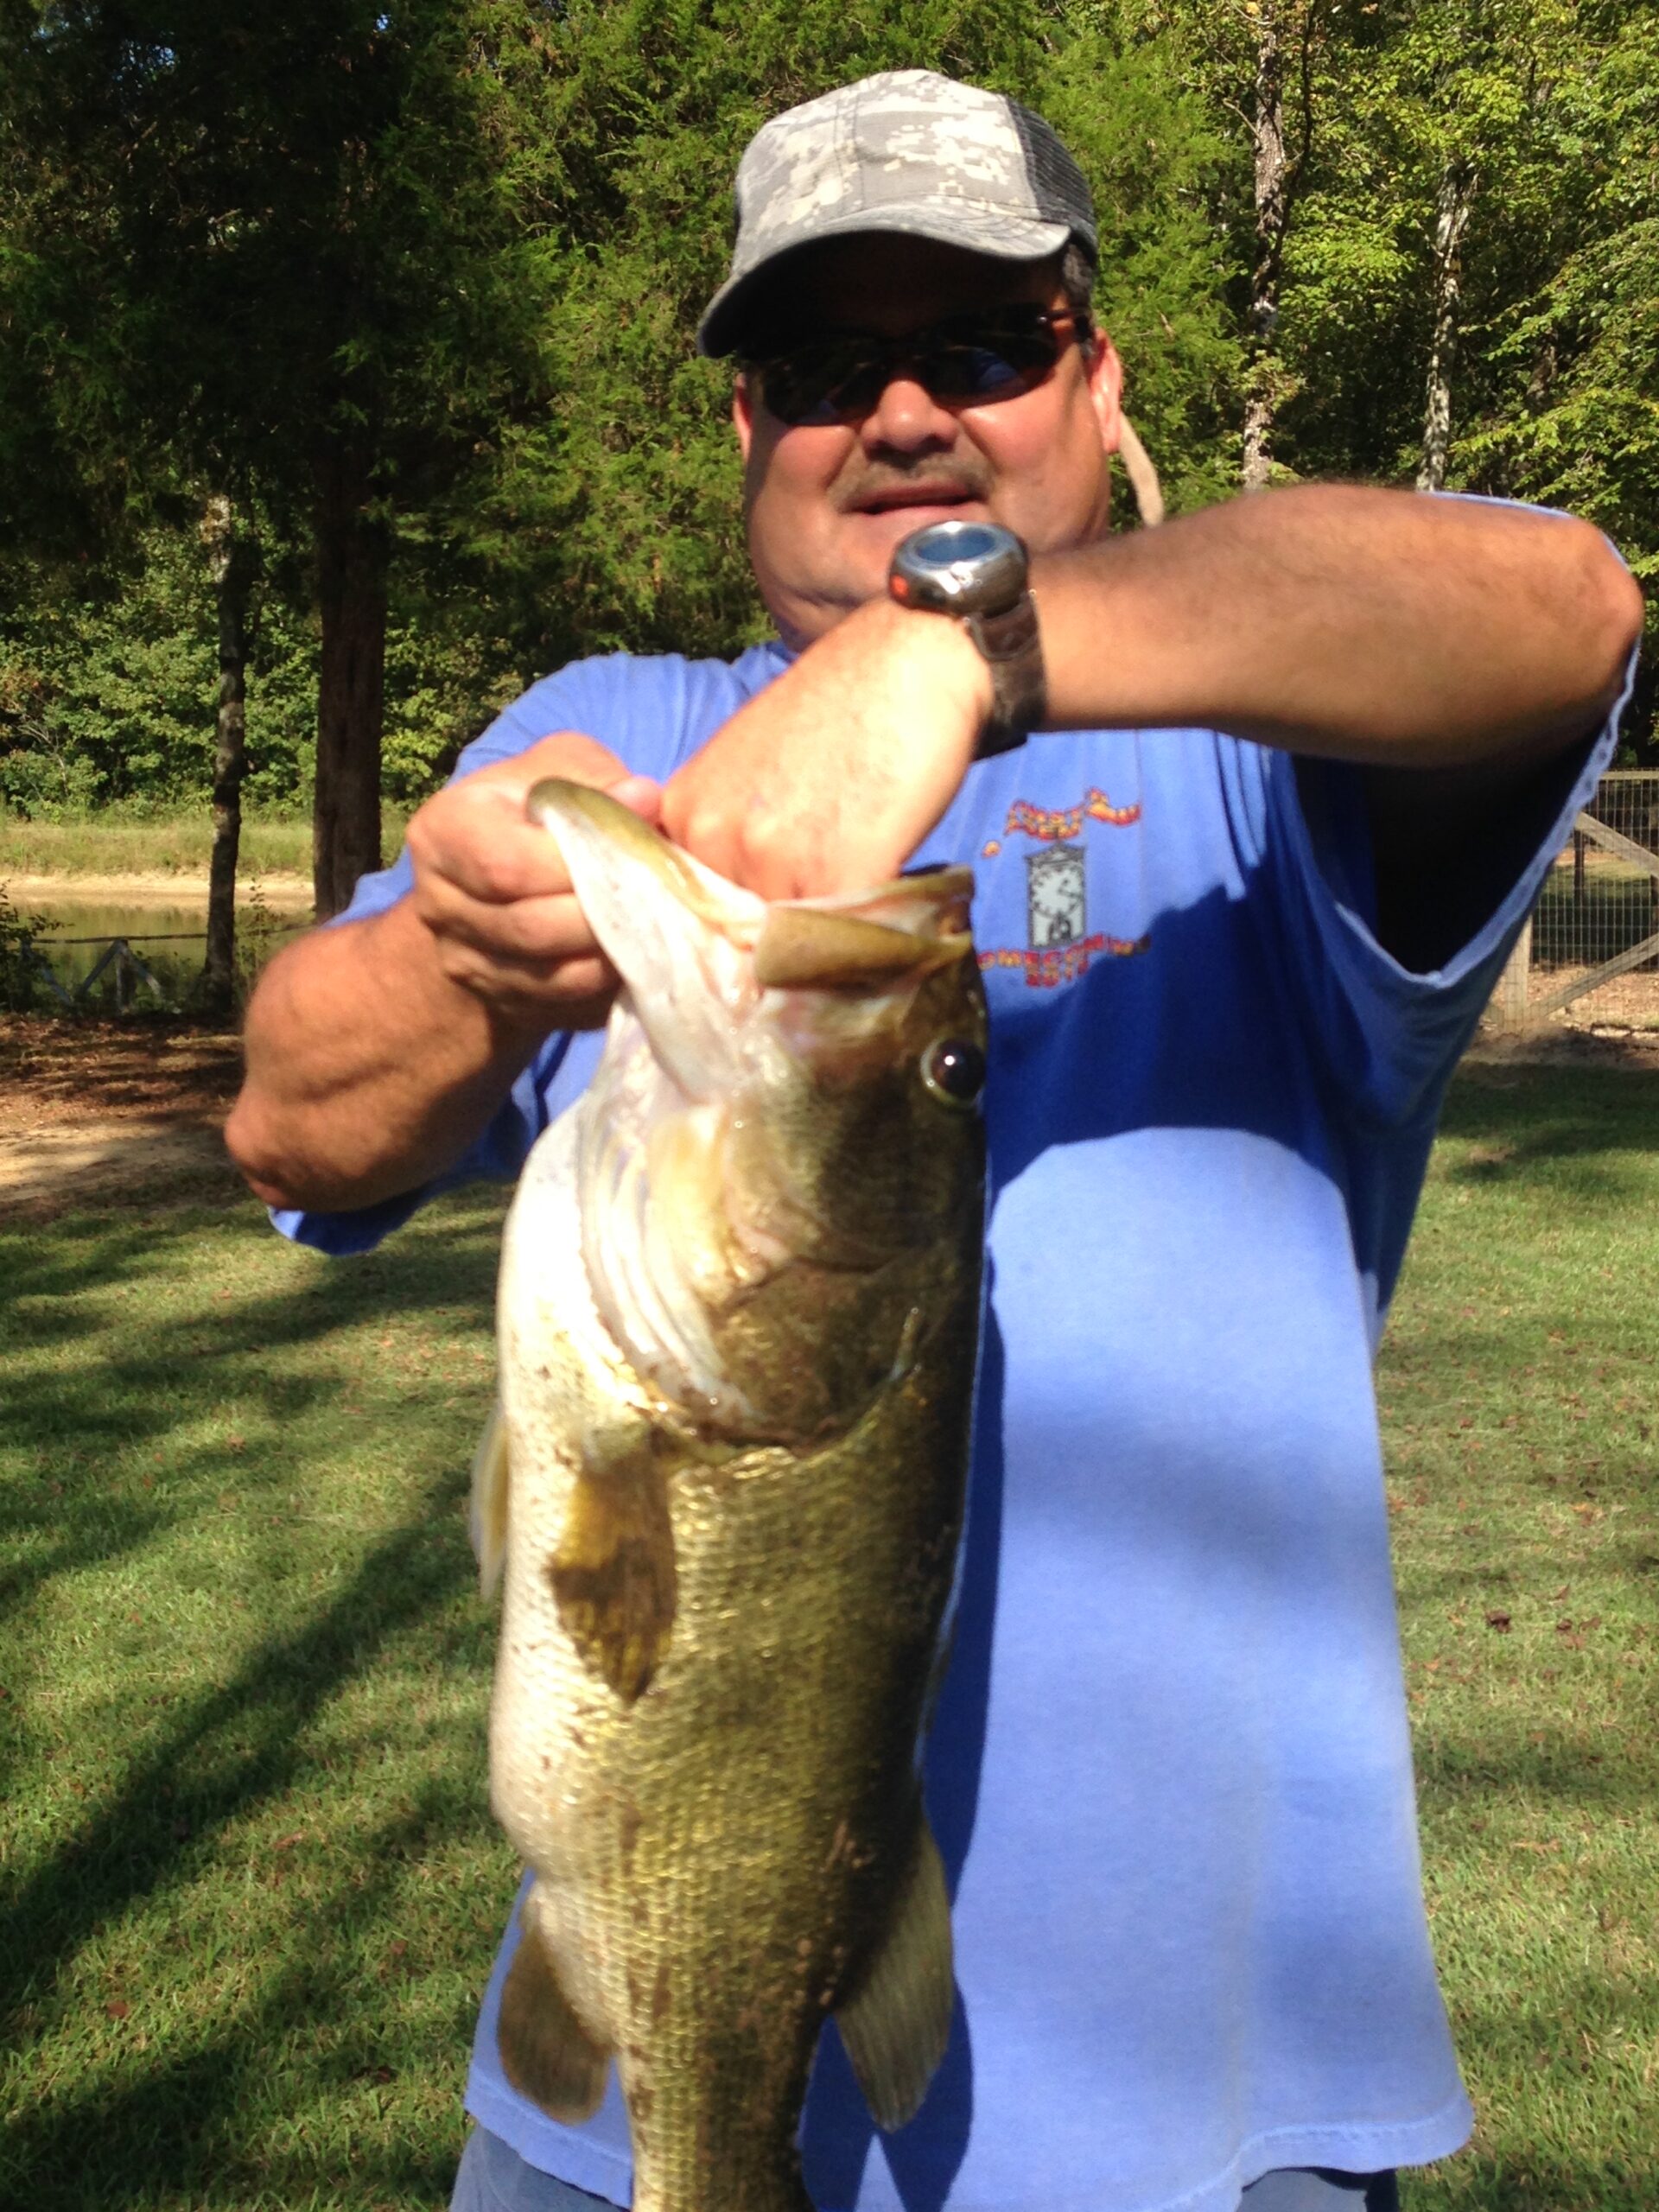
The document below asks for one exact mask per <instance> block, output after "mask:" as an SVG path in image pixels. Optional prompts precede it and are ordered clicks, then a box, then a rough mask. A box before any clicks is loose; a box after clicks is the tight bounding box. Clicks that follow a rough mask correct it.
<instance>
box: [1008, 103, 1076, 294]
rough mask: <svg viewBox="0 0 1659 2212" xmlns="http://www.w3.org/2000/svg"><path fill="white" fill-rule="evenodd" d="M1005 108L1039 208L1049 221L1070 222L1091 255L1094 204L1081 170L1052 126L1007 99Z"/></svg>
mask: <svg viewBox="0 0 1659 2212" xmlns="http://www.w3.org/2000/svg"><path fill="white" fill-rule="evenodd" d="M1007 107H1008V112H1009V114H1010V115H1011V116H1012V117H1013V118H1014V129H1015V130H1017V131H1018V132H1019V134H1020V151H1021V152H1022V153H1023V154H1024V156H1025V157H1026V173H1027V175H1028V176H1029V177H1030V179H1031V189H1032V196H1033V199H1034V200H1036V202H1037V205H1038V207H1039V208H1040V209H1041V210H1042V212H1043V213H1044V214H1045V215H1046V216H1047V217H1048V218H1049V219H1051V220H1052V221H1055V222H1063V223H1069V224H1070V225H1071V228H1072V230H1073V231H1074V232H1076V233H1077V237H1078V238H1080V239H1081V240H1082V241H1083V243H1084V245H1086V246H1087V247H1088V249H1089V251H1090V254H1091V255H1092V254H1095V253H1096V252H1097V251H1098V248H1097V245H1096V237H1095V207H1094V201H1093V199H1092V197H1091V196H1090V191H1089V186H1088V183H1087V181H1085V179H1084V174H1083V171H1082V170H1081V169H1080V168H1078V167H1077V163H1076V162H1074V161H1073V160H1072V158H1071V155H1070V154H1068V153H1067V152H1066V150H1065V147H1064V146H1063V145H1062V144H1061V143H1060V141H1059V138H1058V137H1057V136H1056V134H1055V131H1054V130H1053V127H1052V124H1046V123H1045V122H1044V120H1043V118H1042V117H1041V116H1040V115H1038V114H1035V113H1034V112H1033V111H1032V110H1031V109H1030V108H1028V107H1026V106H1024V105H1021V103H1020V101H1019V100H1016V99H1010V100H1009V101H1008V103H1007Z"/></svg>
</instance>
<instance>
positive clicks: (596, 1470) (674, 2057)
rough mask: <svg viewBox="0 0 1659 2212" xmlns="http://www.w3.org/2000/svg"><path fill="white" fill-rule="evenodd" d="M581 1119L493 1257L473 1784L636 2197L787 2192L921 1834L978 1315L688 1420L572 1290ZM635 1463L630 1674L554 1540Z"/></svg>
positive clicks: (764, 2200)
mask: <svg viewBox="0 0 1659 2212" xmlns="http://www.w3.org/2000/svg"><path fill="white" fill-rule="evenodd" d="M568 1121H569V1122H574V1116H572V1117H568ZM574 1147H575V1139H574V1132H573V1131H572V1130H570V1129H569V1128H567V1123H565V1122H562V1123H560V1124H558V1125H556V1128H554V1129H552V1130H550V1131H549V1132H548V1133H547V1135H545V1136H544V1137H543V1139H542V1140H541V1141H540V1143H539V1144H538V1146H537V1151H536V1154H533V1155H532V1159H531V1164H530V1166H528V1167H527V1169H526V1173H525V1177H524V1184H523V1185H522V1188H521V1194H520V1197H519V1199H518V1202H517V1203H516V1205H515V1208H514V1216H513V1220H512V1223H511V1224H510V1227H509V1234H508V1240H507V1246H506V1249H505V1255H504V1265H503V1277H502V1292H501V1330H502V1400H503V1407H504V1411H505V1419H506V1422H507V1429H508V1440H509V1442H508V1456H509V1465H510V1469H511V1472H510V1476H509V1483H510V1489H509V1499H508V1536H507V1561H506V1572H505V1588H504V1610H503V1621H502V1636H501V1645H500V1653H499V1662H498V1667H497V1672H496V1680H495V1689H494V1698H493V1707H492V1719H491V1788H492V1799H493V1805H494V1808H495V1811H496V1814H497V1815H498V1817H499V1819H500V1821H502V1823H503V1825H504V1827H505V1828H506V1830H507V1833H508V1834H509V1835H510V1836H511V1837H512V1840H513V1842H514V1843H515V1844H516V1846H517V1847H518V1850H519V1851H520V1852H521V1853H522V1854H523V1856H524V1859H525V1860H526V1861H527V1862H528V1864H529V1865H530V1866H531V1867H532V1868H533V1869H534V1871H535V1874H536V1877H537V1882H536V1889H535V1891H534V1895H533V1898H532V1903H531V1909H530V1912H529V1915H528V1926H529V1929H530V1930H531V1935H532V1936H533V1938H534V1940H535V1941H537V1942H538V1943H539V1945H540V1948H541V1950H542V1953H543V1956H544V1958H545V1961H546V1962H547V1964H548V1966H549V1967H550V1971H551V1974H552V1977H553V1978H554V1980H556V1984H557V1988H558V1991H559V1992H560V1993H562V1996H563V1999H565V2000H567V2001H568V2004H569V2007H570V2010H571V2012H573V2013H574V2015H575V2019H576V2021H577V2022H578V2023H579V2024H580V2027H581V2029H582V2031H584V2032H585V2034H586V2035H587V2037H588V2038H589V2039H590V2042H591V2044H592V2047H593V2050H594V2051H595V2052H596V2053H601V2054H602V2053H606V2052H608V2053H611V2054H613V2056H615V2058H616V2061H617V2063H618V2067H619V2071H620V2077H621V2082H622V2086H623V2088H624V2091H625V2093H626V2100H627V2104H628V2111H629V2119H630V2125H631V2128H632V2136H633V2145H634V2156H635V2164H636V2183H635V2189H636V2195H635V2202H636V2205H639V2206H641V2207H643V2208H644V2212H785V2208H799V2207H803V2206H804V2204H805V2202H806V2200H805V2198H804V2196H803V2195H802V2193H801V2189H800V2183H799V2177H798V2163H797V2158H796V2152H795V2137H796V2133H797V2129H798V2121H799V2114H800V2108H801V2104H802V2101H803V2100H804V2093H805V2087H806V2080H807V2075H808V2071H809V2069H810V2063H811V2057H812V2053H813V2050H814V2049H815V2047H816V2044H817V2037H818V2034H819V2031H820V2030H821V2028H822V2025H823V2021H824V2019H825V2018H826V2017H828V2015H829V2012H831V2011H832V2010H834V2009H835V2008H836V2006H837V2005H840V2004H841V2003H842V2001H843V1999H845V1998H846V1996H847V1994H848V1993H849V1991H850V1990H852V1989H854V1988H855V1986H856V1985H857V1983H858V1980H859V1977H860V1974H861V1972H862V1971H863V1970H864V1968H865V1967H866V1966H867V1964H868V1961H869V1960H870V1959H871V1957H872V1955H874V1954H876V1953H877V1952H879V1949H880V1946H881V1944H882V1942H883V1941H884V1937H885V1935H886V1931H887V1923H888V1921H889V1919H890V1916H891V1915H892V1913H893V1900H894V1898H895V1897H898V1896H899V1895H901V1894H902V1893H903V1891H904V1890H905V1885H906V1879H907V1878H908V1876H909V1873H910V1872H911V1870H912V1868H913V1867H914V1866H916V1864H917V1863H918V1854H920V1853H931V1839H928V1838H927V1836H926V1831H925V1824H924V1821H923V1819H922V1813H921V1805H920V1796H919V1787H918V1778H917V1746H918V1735H919V1731H920V1726H921V1719H922V1713H923V1708H924V1704H925V1698H926V1695H927V1690H928V1685H929V1682H930V1679H931V1674H932V1670H933V1669H934V1666H935V1663H936V1658H937V1653H938V1642H939V1635H940V1625H941V1619H942V1616H943V1613H944V1607H945V1605H946V1602H947V1599H948V1594H949V1590H950V1582H951V1577H952V1573H953V1568H954V1563H955V1557H956V1550H957V1541H958V1536H959V1529H960V1515H961V1482H962V1459H963V1442H964V1439H963V1422H964V1420H965V1413H964V1409H963V1408H964V1402H965V1395H966V1394H965V1392H964V1389H963V1378H962V1376H960V1374H959V1373H956V1372H953V1371H950V1348H951V1347H957V1348H959V1347H961V1346H963V1345H965V1346H966V1351H965V1353H963V1352H961V1351H960V1350H959V1349H958V1350H957V1352H956V1354H955V1356H957V1357H962V1356H965V1357H967V1358H968V1359H969V1361H971V1357H972V1353H971V1343H972V1335H971V1332H972V1323H973V1314H972V1313H971V1311H970V1312H969V1313H968V1314H967V1315H966V1316H965V1319H964V1321H963V1325H961V1326H957V1327H954V1328H951V1329H945V1330H942V1331H940V1332H937V1334H938V1346H939V1350H938V1356H937V1357H935V1356H934V1355H933V1353H932V1351H931V1350H930V1347H929V1346H928V1345H926V1344H925V1345H924V1346H923V1348H922V1350H921V1351H920V1353H919V1354H918V1358H917V1360H916V1363H915V1364H914V1365H913V1366H912V1369H911V1370H910V1371H909V1372H908V1374H906V1376H904V1377H902V1378H901V1379H899V1380H897V1381H895V1383H894V1385H893V1388H892V1389H891V1390H890V1391H888V1392H887V1394H885V1395H884V1396H883V1397H881V1398H880V1399H879V1400H878V1401H877V1402H876V1403H875V1404H874V1406H873V1407H872V1408H870V1409H869V1410H868V1412H867V1414H865V1415H864V1417H863V1418H862V1419H861V1421H859V1422H858V1423H857V1425H856V1426H855V1427H854V1428H853V1429H852V1430H850V1431H849V1433H847V1434H846V1435H844V1436H842V1437H841V1438H840V1439H838V1440H836V1441H834V1442H833V1443H830V1444H828V1445H825V1446H821V1447H819V1448H817V1449H814V1450H811V1451H809V1452H799V1453H798V1452H792V1451H790V1450H787V1449H785V1448H782V1447H779V1446H764V1447H759V1448H754V1447H751V1448H745V1449H735V1448H725V1447H722V1446H720V1445H719V1444H718V1442H714V1443H705V1442H699V1441H697V1440H692V1439H690V1438H688V1437H686V1436H684V1435H683V1434H680V1433H677V1432H676V1431H675V1430H673V1429H672V1428H671V1427H664V1424H663V1422H662V1421H661V1420H660V1419H659V1418H657V1417H654V1416H653V1414H652V1408H651V1405H650V1402H649V1400H648V1399H647V1397H646V1395H645V1393H643V1392H642V1391H641V1390H640V1389H639V1385H638V1384H637V1383H636V1382H635V1381H634V1379H633V1378H632V1375H631V1374H630V1372H629V1371H628V1370H626V1368H625V1367H624V1366H622V1364H621V1363H620V1359H619V1357H618V1356H617V1353H616V1351H615V1348H614V1346H613V1344H611V1342H610V1340H609V1338H607V1334H606V1332H605V1331H604V1329H603V1327H602V1325H601V1323H600V1322H599V1319H598V1317H597V1316H596V1315H595V1314H594V1311H593V1307H592V1304H591V1300H589V1298H588V1294H587V1288H586V1281H585V1277H584V1275H583V1273H582V1266H581V1262H580V1258H579V1253H580V1241H579V1233H578V1225H577V1222H576V1205H575V1149H574ZM553 1254H559V1255H563V1257H561V1258H560V1259H559V1260H558V1261H557V1262H556V1263H555V1262H552V1261H551V1259H550V1255H553ZM964 1330H965V1333H964ZM642 1464H648V1465H651V1466H652V1468H654V1469H655V1470H656V1471H658V1473H659V1475H660V1478H661V1480H662V1483H663V1486H664V1495H665V1498H666V1505H667V1516H668V1525H669V1527H670V1529H671V1535H672V1547H673V1560H674V1576H675V1580H674V1610H673V1618H672V1622H671V1628H670V1630H669V1632H668V1635H667V1637H666V1641H665V1643H664V1648H663V1650H662V1654H661V1656H660V1660H659V1662H658V1664H657V1666H656V1669H655V1671H654V1672H653V1673H652V1676H651V1679H650V1681H649V1682H648V1685H647V1686H646V1687H645V1688H644V1690H643V1692H642V1694H639V1695H638V1696H637V1697H635V1698H633V1699H632V1700H629V1699H627V1698H626V1697H624V1696H622V1695H620V1694H619V1693H618V1691H617V1690H616V1689H615V1688H613V1687H612V1685H611V1684H610V1683H609V1682H608V1681H606V1680H605V1679H604V1678H603V1677H602V1675H601V1674H600V1673H598V1672H596V1671H595V1669H594V1666H593V1665H592V1663H591V1660H590V1658H589V1657H587V1656H584V1654H583V1651H582V1649H581V1648H580V1647H579V1645H578V1643H577V1642H576V1640H575V1638H574V1637H573V1636H572V1633H571V1631H570V1629H569V1625H568V1623H567V1619H566V1618H565V1614H564V1612H563V1611H562V1608H561V1604H560V1601H559V1597H558V1594H557V1592H558V1576H557V1573H556V1561H557V1560H558V1558H559V1556H560V1548H561V1545H562V1543H563V1542H564V1541H565V1537H566V1532H567V1529H568V1525H569V1516H570V1512H571V1509H572V1502H573V1493H574V1492H575V1488H576V1485H577V1484H578V1483H579V1482H587V1483H595V1482H598V1483H602V1482H603V1481H604V1479H605V1478H606V1470H607V1468H608V1467H610V1466H612V1465H616V1466H620V1467H638V1466H639V1465H642ZM931 1864H933V1865H935V1866H936V1865H937V1861H931ZM947 1942H948V1934H947ZM946 2003H947V2007H948V1954H947V1961H946ZM532 2093H533V2091H532Z"/></svg>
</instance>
